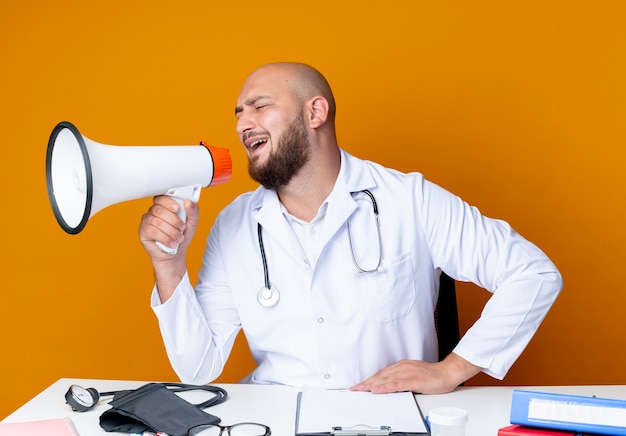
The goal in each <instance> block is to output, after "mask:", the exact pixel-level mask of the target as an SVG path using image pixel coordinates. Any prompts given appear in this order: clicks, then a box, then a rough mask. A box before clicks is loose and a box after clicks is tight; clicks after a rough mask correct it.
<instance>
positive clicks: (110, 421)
mask: <svg viewBox="0 0 626 436" xmlns="http://www.w3.org/2000/svg"><path fill="white" fill-rule="evenodd" d="M109 404H110V405H111V409H109V410H107V411H105V412H104V413H103V414H102V415H101V416H100V427H102V428H103V429H104V430H105V431H109V432H122V433H140V434H141V433H143V432H144V431H151V432H163V433H167V434H168V435H171V436H186V435H187V430H188V429H189V428H191V427H193V426H194V425H199V424H217V423H219V422H220V418H218V417H217V416H214V415H211V414H209V413H206V412H204V411H203V410H202V409H200V407H198V406H197V405H195V404H191V403H190V402H188V401H186V400H184V399H183V398H181V397H179V396H178V395H176V394H175V393H174V392H173V391H171V390H169V389H168V388H167V386H166V385H164V384H162V383H148V384H146V385H143V386H142V387H140V388H138V389H135V390H132V391H119V392H117V393H116V394H115V396H114V397H113V400H112V401H111V402H110V403H109Z"/></svg>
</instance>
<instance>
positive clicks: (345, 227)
mask: <svg viewBox="0 0 626 436" xmlns="http://www.w3.org/2000/svg"><path fill="white" fill-rule="evenodd" d="M335 111H336V107H335V100H334V97H333V93H332V91H331V88H330V86H329V84H328V82H327V81H326V79H325V78H324V77H323V76H322V75H321V74H320V73H319V72H318V71H317V70H315V69H314V68H312V67H310V66H308V65H304V64H299V63H275V64H269V65H265V66H262V67H260V68H258V69H257V70H255V71H254V72H252V74H251V75H250V76H249V77H248V79H247V80H246V81H245V83H244V84H243V87H242V90H241V93H240V95H239V98H238V100H237V104H236V108H235V115H236V118H237V124H236V130H237V134H238V136H239V139H240V141H241V143H242V144H243V146H244V148H245V150H246V152H247V154H248V158H249V166H248V171H249V174H250V176H251V177H252V178H253V179H254V180H255V181H257V182H258V183H259V184H260V186H259V187H258V188H257V189H256V190H254V191H252V192H248V193H244V194H242V195H241V196H239V197H238V198H237V199H235V200H234V201H233V202H232V203H231V204H230V205H228V206H227V207H226V208H225V209H224V210H222V211H221V212H220V214H219V215H218V217H217V219H216V221H215V223H214V225H213V228H212V230H211V232H210V234H209V236H208V238H207V243H206V248H205V252H204V255H203V258H202V268H201V270H200V271H199V274H198V281H197V283H196V285H195V286H193V285H192V284H191V281H190V278H189V275H188V273H187V268H186V251H187V247H188V245H189V242H190V241H191V239H192V238H193V236H194V233H195V230H196V226H197V224H198V219H199V213H198V207H197V205H196V204H194V203H192V202H190V201H187V202H186V203H185V210H186V212H187V220H186V222H182V221H181V220H180V219H179V218H178V216H177V215H176V212H177V210H178V207H179V206H178V204H177V203H176V202H175V201H174V200H172V199H171V198H169V197H167V196H160V197H156V198H155V199H154V204H153V205H152V207H151V208H150V210H149V211H148V212H147V213H146V214H145V215H144V216H143V218H142V220H141V224H140V227H139V234H140V239H141V241H142V243H143V245H144V248H145V250H146V251H147V253H148V254H149V256H150V259H151V261H152V265H153V267H154V271H155V278H156V284H155V287H154V289H153V293H152V302H151V304H152V307H153V310H154V312H155V314H156V316H157V318H158V320H159V325H160V329H161V334H162V336H163V340H164V344H165V347H166V350H167V353H168V357H169V359H170V362H171V363H172V366H173V368H174V370H175V371H176V373H177V374H178V375H179V377H180V378H181V380H182V381H183V382H187V383H196V384H201V383H208V382H211V381H212V380H214V379H215V378H216V377H218V376H219V374H220V373H221V371H222V370H223V368H224V365H225V364H226V361H227V359H228V356H229V354H230V352H231V350H232V346H233V343H234V340H235V338H236V336H237V334H238V333H239V331H241V330H242V329H243V331H244V333H245V335H246V339H247V341H248V344H249V347H250V350H251V353H252V355H253V357H254V359H255V362H256V363H257V367H256V368H255V370H254V371H253V372H252V373H251V374H250V375H249V376H248V377H247V378H246V380H245V381H246V382H250V383H266V384H267V383H277V384H286V385H292V386H303V385H309V386H317V387H322V388H329V389H331V388H332V389H336V388H351V389H353V390H366V391H371V392H375V393H384V392H394V391H413V392H420V393H445V392H449V391H451V390H453V389H454V388H455V387H456V386H458V385H459V384H460V383H462V382H464V381H465V380H467V379H468V378H470V377H472V376H474V375H475V374H477V373H478V372H480V371H483V372H485V373H487V374H489V375H491V376H493V377H495V378H498V379H502V378H503V377H504V376H505V374H506V373H507V371H508V370H509V368H510V367H511V366H512V365H513V363H514V362H515V360H516V359H517V357H519V355H520V354H521V352H522V351H523V349H524V348H525V347H526V345H527V344H528V342H529V341H530V339H531V338H532V336H533V335H534V333H535V332H536V330H537V328H538V326H539V324H540V323H541V321H542V320H543V318H544V317H545V316H546V314H547V312H548V310H549V308H550V307H551V305H552V304H553V302H554V300H555V299H556V297H557V295H558V294H559V292H560V290H561V288H562V279H561V276H560V274H559V272H558V271H557V269H556V267H555V266H554V265H553V264H552V262H551V261H550V260H549V259H548V258H547V256H546V255H545V254H544V253H543V252H542V251H541V250H540V249H539V248H538V247H536V246H535V245H534V244H532V243H531V242H529V241H527V240H526V239H524V238H523V237H522V236H520V235H519V234H518V233H516V232H515V231H514V230H513V229H512V228H511V227H510V226H509V225H508V224H507V223H505V222H503V221H500V220H494V219H491V218H488V217H485V216H483V215H481V214H480V212H479V211H478V210H477V209H476V208H475V207H472V206H470V205H468V204H467V203H466V202H464V201H463V200H461V199H460V198H458V197H457V196H455V195H453V194H452V193H449V192H447V191H445V190H444V189H442V188H440V187H438V186H437V185H435V184H433V183H431V182H429V181H427V180H425V179H424V177H423V176H422V175H421V174H419V173H417V172H413V173H401V172H398V171H395V170H393V169H388V168H385V167H383V166H381V165H378V164H376V163H372V162H367V161H363V160H360V159H358V158H356V157H354V156H352V155H350V154H349V153H347V152H346V151H345V150H343V149H342V148H340V147H339V145H338V143H337V137H336V131H335ZM157 241H158V242H160V243H162V244H165V245H166V246H175V245H176V244H179V248H178V252H177V254H174V255H172V254H168V253H165V252H164V251H162V250H160V249H159V248H158V247H157V246H156V244H155V242H157ZM442 272H445V273H446V274H448V275H449V276H451V277H453V278H455V279H457V280H463V281H471V282H474V283H476V284H477V285H478V286H481V287H483V288H485V289H486V290H488V291H489V292H491V293H492V294H493V295H492V296H491V297H490V299H489V301H488V302H487V304H486V306H485V309H484V311H483V313H482V315H481V317H480V318H479V319H478V320H477V321H476V323H475V324H474V325H473V326H472V327H471V328H470V329H469V330H468V331H467V332H466V334H465V335H464V336H463V338H462V339H461V341H460V342H459V344H458V345H457V346H456V348H455V349H454V350H453V352H452V353H450V354H449V355H448V356H447V357H446V358H445V359H443V360H442V361H438V350H437V336H436V331H435V323H434V309H435V305H436V302H437V296H438V290H439V289H438V285H439V276H440V274H441V273H442Z"/></svg>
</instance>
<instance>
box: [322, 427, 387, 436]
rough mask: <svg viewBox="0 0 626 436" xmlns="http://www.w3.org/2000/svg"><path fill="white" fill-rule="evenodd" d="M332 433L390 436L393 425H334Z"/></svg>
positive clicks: (354, 435)
mask: <svg viewBox="0 0 626 436" xmlns="http://www.w3.org/2000/svg"><path fill="white" fill-rule="evenodd" d="M330 434H332V435H333V436H389V435H390V434H391V427H389V426H388V425H381V426H380V427H370V426H369V425H365V424H357V425H354V426H352V427H333V429H332V431H331V432H330Z"/></svg>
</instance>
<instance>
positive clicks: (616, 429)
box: [511, 389, 626, 436]
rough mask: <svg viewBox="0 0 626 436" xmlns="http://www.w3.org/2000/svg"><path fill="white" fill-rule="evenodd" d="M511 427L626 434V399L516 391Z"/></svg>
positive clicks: (513, 400) (514, 393) (615, 435)
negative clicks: (523, 426)
mask: <svg viewBox="0 0 626 436" xmlns="http://www.w3.org/2000/svg"><path fill="white" fill-rule="evenodd" d="M511 424H519V425H526V426H531V427H543V428H552V429H558V430H573V431H577V432H584V433H596V434H603V435H613V436H622V435H626V400H617V399H610V398H597V397H588V396H579V395H566V394H556V393H549V392H535V391H526V390H520V389H515V390H514V391H513V398H512V402H511Z"/></svg>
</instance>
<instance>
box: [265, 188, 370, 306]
mask: <svg viewBox="0 0 626 436" xmlns="http://www.w3.org/2000/svg"><path fill="white" fill-rule="evenodd" d="M358 192H363V193H365V194H367V196H368V197H369V198H370V200H371V202H372V209H373V210H374V217H375V219H376V230H377V232H378V263H377V264H376V267H375V268H373V269H365V268H363V267H361V265H359V263H358V261H357V260H356V256H355V254H354V246H353V243H352V233H351V232H350V222H349V221H346V225H347V230H348V241H349V243H350V252H351V254H352V261H353V262H354V265H355V266H356V268H357V270H358V271H359V272H361V273H366V274H369V273H373V272H376V271H378V270H379V268H380V265H381V263H382V236H381V234H380V218H379V216H378V204H377V203H376V198H375V197H374V194H372V193H371V192H370V191H369V190H367V189H364V190H363V191H357V192H353V193H352V194H355V193H358ZM257 237H258V240H259V251H260V252H261V262H262V264H263V284H264V287H263V288H261V290H259V292H258V293H257V300H258V302H259V304H260V305H261V306H264V307H273V306H275V305H276V304H277V303H278V300H279V298H280V293H279V292H278V289H276V287H274V286H272V284H271V283H270V276H269V268H268V266H267V256H266V254H265V244H264V243H263V228H262V226H261V223H257Z"/></svg>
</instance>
